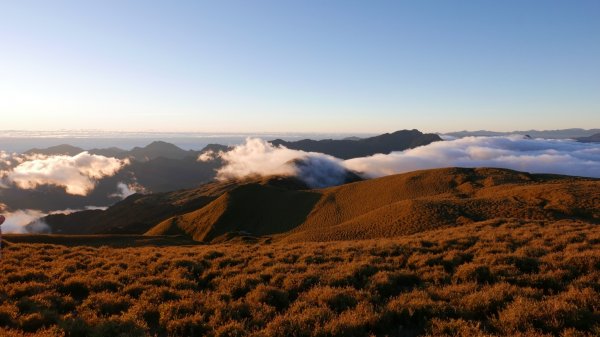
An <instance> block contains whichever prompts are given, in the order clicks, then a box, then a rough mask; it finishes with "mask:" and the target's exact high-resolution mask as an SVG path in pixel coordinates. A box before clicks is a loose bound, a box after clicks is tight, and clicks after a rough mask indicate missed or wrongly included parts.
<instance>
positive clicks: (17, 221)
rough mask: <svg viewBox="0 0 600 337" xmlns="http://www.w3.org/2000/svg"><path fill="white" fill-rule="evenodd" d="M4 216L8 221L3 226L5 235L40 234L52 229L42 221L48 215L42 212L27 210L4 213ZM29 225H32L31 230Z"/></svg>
mask: <svg viewBox="0 0 600 337" xmlns="http://www.w3.org/2000/svg"><path fill="white" fill-rule="evenodd" d="M0 208H1V206H0ZM3 215H4V216H5V217H6V221H5V222H4V224H3V225H2V232H3V233H14V234H25V233H30V232H34V233H39V232H45V231H48V230H49V229H50V228H49V227H48V225H46V224H45V223H44V222H43V221H41V220H40V218H41V217H43V216H44V215H46V214H44V213H42V212H41V211H37V210H31V209H26V210H18V211H14V212H8V213H3ZM28 224H31V226H29V228H28V227H27V225H28Z"/></svg>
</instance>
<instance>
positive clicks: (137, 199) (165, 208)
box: [44, 182, 236, 234]
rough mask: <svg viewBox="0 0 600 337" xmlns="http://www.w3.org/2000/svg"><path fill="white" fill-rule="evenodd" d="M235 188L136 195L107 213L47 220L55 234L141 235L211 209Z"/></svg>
mask: <svg viewBox="0 0 600 337" xmlns="http://www.w3.org/2000/svg"><path fill="white" fill-rule="evenodd" d="M235 186H236V184H235V183H234V182H226V183H209V184H205V185H202V186H201V187H199V188H195V189H191V190H181V191H175V192H169V193H156V194H148V195H142V194H134V195H132V196H130V197H129V198H127V199H125V200H123V201H121V202H118V203H117V204H115V205H113V206H111V207H109V208H108V209H106V210H89V211H82V212H75V213H71V214H54V215H49V216H47V217H45V218H44V221H45V222H46V223H47V224H48V225H49V226H50V228H51V230H52V232H53V233H64V234H97V233H105V234H109V233H118V234H136V233H138V234H141V233H144V232H145V231H147V230H148V229H150V228H152V226H154V225H156V224H157V223H158V222H160V221H162V220H164V219H167V218H169V217H171V216H173V215H175V214H181V213H184V212H189V211H192V210H195V209H198V208H200V207H203V206H205V205H207V204H208V203H210V202H211V201H213V200H215V199H216V198H217V197H218V196H220V195H221V194H223V193H224V192H225V191H227V190H229V189H231V188H233V187H235Z"/></svg>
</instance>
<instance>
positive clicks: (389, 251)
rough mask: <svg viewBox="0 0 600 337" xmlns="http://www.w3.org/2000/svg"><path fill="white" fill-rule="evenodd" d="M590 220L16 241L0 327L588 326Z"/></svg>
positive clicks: (508, 330) (494, 329) (6, 266)
mask: <svg viewBox="0 0 600 337" xmlns="http://www.w3.org/2000/svg"><path fill="white" fill-rule="evenodd" d="M599 280H600V227H599V226H597V225H593V224H589V223H582V222H577V221H566V220H562V221H485V222H475V223H471V224H466V225H463V226H458V227H451V228H446V229H440V230H432V231H427V232H423V233H418V234H413V235H408V236H406V237H403V238H395V239H379V240H365V241H338V242H328V243H301V244H284V243H273V244H256V245H243V244H218V245H201V246H187V247H184V246H179V247H177V246H173V247H162V248H160V249H157V248H156V247H131V248H110V247H88V246H79V247H66V246H60V245H51V244H24V243H13V244H11V245H10V246H8V247H7V248H6V249H5V250H4V252H3V257H2V263H0V335H1V336H9V337H10V336H23V335H24V334H30V335H32V336H63V335H66V336H215V337H217V336H218V337H224V336H264V337H270V336H465V337H466V336H481V337H483V336H590V337H591V336H598V335H599V334H600V286H599V284H600V283H599Z"/></svg>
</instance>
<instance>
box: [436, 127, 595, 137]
mask: <svg viewBox="0 0 600 337" xmlns="http://www.w3.org/2000/svg"><path fill="white" fill-rule="evenodd" d="M596 133H600V129H589V130H586V129H577V128H574V129H562V130H521V131H510V132H497V131H488V130H478V131H466V130H465V131H458V132H449V133H445V135H448V136H452V137H457V138H462V137H470V136H508V135H515V134H516V135H529V136H531V137H532V138H548V139H568V138H571V139H572V138H579V137H588V136H591V135H593V134H596Z"/></svg>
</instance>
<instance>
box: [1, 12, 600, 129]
mask: <svg viewBox="0 0 600 337" xmlns="http://www.w3.org/2000/svg"><path fill="white" fill-rule="evenodd" d="M599 14H600V2H598V1H548V2H533V1H503V2H467V1H464V2H449V1H431V2H426V3H425V2H416V1H415V2H397V1H380V2H375V3H373V2H363V1H328V2H323V1H302V2H285V1H252V2H248V1H218V2H217V1H212V2H208V1H181V2H167V1H162V2H161V1H152V2H141V1H103V2H95V3H92V2H77V1H56V2H44V1H19V2H17V1H13V2H8V1H6V2H2V3H0V41H2V44H1V45H0V115H1V116H2V122H1V124H0V130H9V129H16V130H55V129H100V130H126V131H137V130H153V131H173V132H181V131H196V132H347V133H352V132H356V133H377V132H388V131H393V130H396V129H403V128H409V129H412V128H418V129H420V130H422V131H428V132H433V131H439V132H447V131H457V130H464V129H469V130H477V129H488V130H494V131H512V130H527V129H561V128H571V127H581V128H598V127H600V117H599V116H600V98H599V97H600V95H599V93H600V20H598V15H599Z"/></svg>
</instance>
